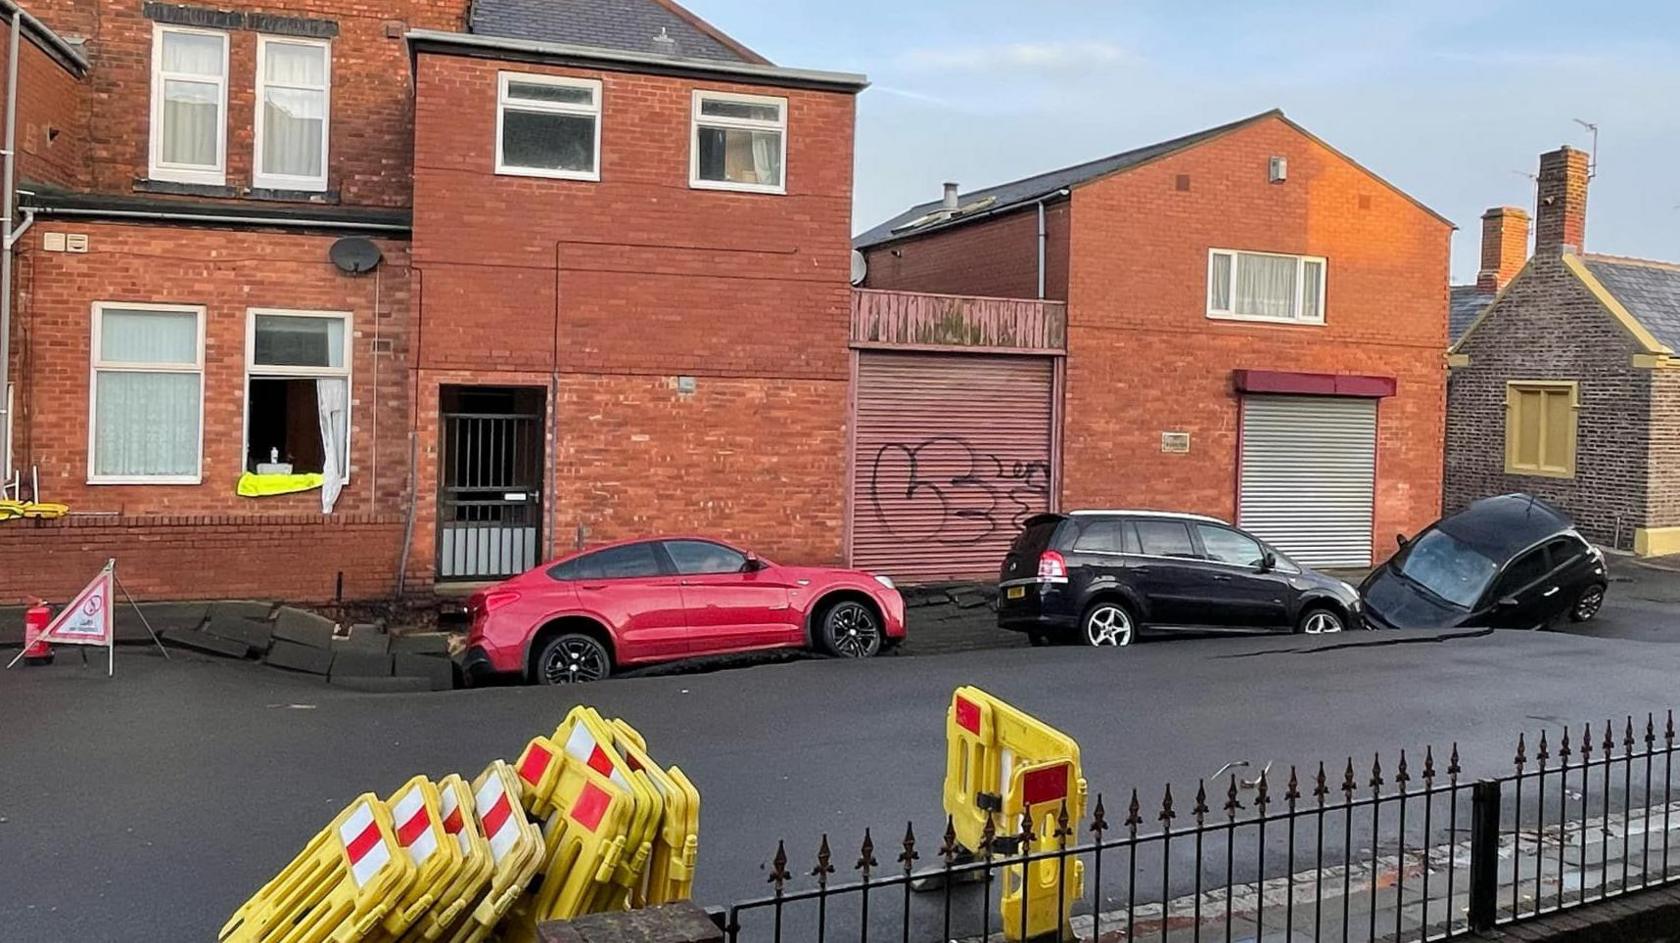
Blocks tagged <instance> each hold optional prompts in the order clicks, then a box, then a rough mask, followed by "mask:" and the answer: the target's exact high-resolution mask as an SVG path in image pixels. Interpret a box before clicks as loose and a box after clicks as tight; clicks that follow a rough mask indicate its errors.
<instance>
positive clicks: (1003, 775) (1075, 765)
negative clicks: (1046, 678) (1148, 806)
mask: <svg viewBox="0 0 1680 943" xmlns="http://www.w3.org/2000/svg"><path fill="white" fill-rule="evenodd" d="M945 734H946V751H945V790H944V791H945V811H946V813H947V814H949V815H950V816H951V824H952V827H953V829H954V830H955V832H956V835H957V843H958V844H959V845H961V846H962V847H963V848H964V849H966V850H967V851H969V852H976V851H979V850H980V847H981V844H982V842H983V839H982V837H981V836H982V835H983V833H984V832H985V830H986V822H987V820H988V819H990V821H991V823H992V828H993V831H994V833H995V834H996V835H997V836H999V837H1001V838H1008V837H1009V836H1011V835H1016V834H1018V833H1019V832H1020V828H1021V818H1022V813H1023V812H1026V813H1029V814H1030V815H1031V817H1032V821H1033V823H1034V826H1033V832H1034V834H1035V836H1037V838H1036V840H1035V842H1034V845H1033V849H1032V850H1033V851H1053V850H1055V848H1056V840H1055V837H1054V831H1055V828H1056V820H1057V817H1058V816H1059V815H1060V813H1061V809H1062V804H1063V803H1064V802H1065V803H1066V804H1067V814H1068V820H1069V827H1070V828H1072V829H1073V830H1074V834H1076V835H1077V834H1078V824H1079V822H1080V820H1081V819H1083V818H1084V816H1085V791H1086V789H1085V778H1084V775H1083V773H1082V771H1081V767H1080V764H1079V745H1078V744H1077V743H1075V742H1074V741H1073V738H1072V737H1069V736H1068V735H1067V734H1064V733H1062V732H1061V731H1059V730H1057V729H1055V728H1054V727H1051V726H1049V725H1048V724H1045V723H1044V722H1043V721H1040V720H1038V719H1037V718H1035V717H1033V716H1031V715H1030V714H1027V713H1025V712H1023V711H1021V710H1019V709H1017V708H1015V707H1012V706H1010V705H1009V704H1007V703H1005V702H1003V701H1001V700H999V699H997V698H995V697H993V696H991V695H990V694H987V693H986V692H984V691H982V690H980V689H979V688H975V687H968V686H964V687H960V688H958V689H957V690H956V691H955V692H954V693H953V694H952V695H951V707H950V709H949V710H948V711H947V712H946V718H945ZM1044 865H1048V867H1044ZM1067 865H1068V866H1067V867H1066V868H1065V869H1058V867H1057V862H1056V861H1055V860H1054V859H1052V860H1050V861H1047V862H1035V863H1034V864H1033V866H1032V867H1031V868H1030V873H1029V874H1026V875H1023V874H1021V873H1020V872H1021V868H1020V867H1019V866H1014V867H1012V868H1011V869H1010V873H1008V874H1006V875H1005V881H1004V890H1003V897H1002V912H1003V921H1002V928H1003V931H1004V936H1005V939H1009V940H1016V939H1019V938H1020V933H1021V909H1022V904H1023V893H1022V892H1023V885H1024V884H1025V891H1026V893H1025V906H1026V910H1027V929H1028V933H1027V938H1028V939H1031V938H1033V937H1036V936H1041V935H1044V934H1050V933H1055V932H1056V929H1057V921H1058V919H1059V920H1060V921H1061V922H1062V923H1064V924H1065V923H1066V921H1067V919H1068V917H1069V915H1071V913H1072V909H1073V903H1074V901H1077V900H1078V899H1079V897H1080V896H1081V894H1083V892H1084V870H1083V868H1082V867H1081V866H1079V863H1078V862H1077V861H1074V860H1072V859H1069V861H1068V863H1067ZM1064 877H1065V879H1066V881H1067V884H1066V886H1065V889H1064V890H1063V891H1061V892H1058V890H1057V888H1056V884H1057V882H1058V881H1059V880H1062V879H1063V878H1064ZM1011 878H1013V880H1011ZM1058 895H1059V896H1060V897H1061V899H1062V901H1063V902H1064V908H1063V913H1062V914H1061V915H1060V917H1058V915H1057V913H1056V899H1057V897H1058ZM1011 918H1013V919H1011Z"/></svg>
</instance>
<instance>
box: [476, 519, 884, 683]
mask: <svg viewBox="0 0 1680 943" xmlns="http://www.w3.org/2000/svg"><path fill="white" fill-rule="evenodd" d="M468 605H469V609H470V611H471V615H472V631H471V632H470V633H469V634H468V636H467V645H466V648H465V650H464V651H463V652H462V654H461V668H462V671H463V673H464V674H465V675H466V676H467V678H469V679H471V680H480V679H483V678H484V677H486V676H488V675H514V674H517V675H520V676H522V677H523V678H525V679H526V680H529V681H535V682H537V683H539V684H564V683H568V682H579V681H597V680H600V679H601V678H605V677H607V676H608V675H610V674H611V673H612V672H613V671H615V670H617V669H619V668H627V667H631V666H635V665H648V664H653V663H655V662H663V661H676V660H678V659H683V658H691V657H696V656H701V655H724V654H732V653H736V652H751V651H760V650H764V649H773V648H816V649H819V650H821V651H824V652H827V653H829V654H831V655H836V656H839V657H843V658H868V657H870V656H871V655H874V654H876V653H877V652H879V651H881V650H882V649H883V648H888V647H890V646H892V645H895V644H897V643H898V642H899V641H900V640H902V639H903V638H904V600H903V598H902V597H900V596H899V594H898V590H896V589H894V588H893V584H892V580H889V579H887V578H886V577H884V576H874V575H871V574H868V573H863V572H860V571H856V570H842V569H833V568H827V567H794V566H779V565H777V564H774V563H771V562H769V561H768V560H764V559H762V558H760V557H758V556H757V555H755V554H753V553H751V552H750V551H746V550H741V549H739V548H737V547H732V546H730V545H728V544H726V543H723V542H721V541H717V540H712V539H710V538H705V537H664V538H658V539H652V540H649V539H642V540H629V541H624V542H622V543H616V544H608V545H606V546H602V547H596V548H592V549H590V550H584V551H580V552H578V553H574V554H572V555H570V556H566V557H561V558H560V559H559V560H556V561H553V562H551V563H546V564H544V565H542V566H539V567H537V568H536V569H534V570H531V571H529V572H527V573H523V574H521V575H519V576H516V577H513V578H512V579H509V580H505V581H503V582H501V583H498V584H496V585H495V586H492V587H490V588H488V589H482V590H479V591H478V592H476V593H474V594H473V596H472V599H471V601H470V602H469V604H468Z"/></svg>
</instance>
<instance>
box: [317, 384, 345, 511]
mask: <svg viewBox="0 0 1680 943" xmlns="http://www.w3.org/2000/svg"><path fill="white" fill-rule="evenodd" d="M315 405H316V412H317V413H318V414H319V417H320V421H321V455H322V458H321V513H322V514H331V513H332V509H333V505H334V504H336V503H338V493H339V492H340V491H343V490H344V480H345V478H347V477H349V472H350V455H349V450H348V448H347V447H346V446H347V443H348V440H349V436H350V427H349V417H350V390H349V384H348V383H346V382H345V380H344V378H343V377H323V378H321V379H319V380H316V381H315Z"/></svg>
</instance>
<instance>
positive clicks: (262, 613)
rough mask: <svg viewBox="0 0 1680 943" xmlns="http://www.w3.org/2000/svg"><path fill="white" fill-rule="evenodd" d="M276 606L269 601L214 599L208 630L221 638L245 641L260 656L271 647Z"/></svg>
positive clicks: (208, 619)
mask: <svg viewBox="0 0 1680 943" xmlns="http://www.w3.org/2000/svg"><path fill="white" fill-rule="evenodd" d="M273 609H274V606H273V604H271V603H266V602H244V601H237V602H218V603H211V604H210V610H209V613H208V615H207V618H206V620H205V623H204V631H205V632H208V633H209V634H211V635H214V636H216V637H217V638H225V639H229V640H231V641H235V642H244V643H245V644H246V645H249V646H250V647H251V651H252V652H253V653H254V654H256V655H257V656H258V657H261V656H262V654H263V653H264V652H267V651H268V647H269V643H270V642H271V641H272V637H273V633H274V623H273V622H271V621H269V614H270V613H271V612H272V611H273Z"/></svg>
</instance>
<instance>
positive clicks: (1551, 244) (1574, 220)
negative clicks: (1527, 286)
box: [1534, 145, 1588, 255]
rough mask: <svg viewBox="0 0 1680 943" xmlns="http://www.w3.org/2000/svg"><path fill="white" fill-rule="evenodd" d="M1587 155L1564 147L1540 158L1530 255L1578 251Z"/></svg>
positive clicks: (1583, 225)
mask: <svg viewBox="0 0 1680 943" xmlns="http://www.w3.org/2000/svg"><path fill="white" fill-rule="evenodd" d="M1587 173H1588V170H1587V152H1586V151H1578V150H1576V149H1575V148H1573V147H1570V146H1568V145H1564V146H1563V147H1560V148H1558V149H1557V150H1555V151H1552V152H1550V153H1547V154H1541V155H1540V180H1539V186H1538V188H1537V189H1538V193H1537V194H1536V199H1535V209H1534V254H1535V255H1558V254H1560V253H1563V252H1580V251H1582V250H1583V249H1584V248H1585V246H1586V238H1587Z"/></svg>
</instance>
